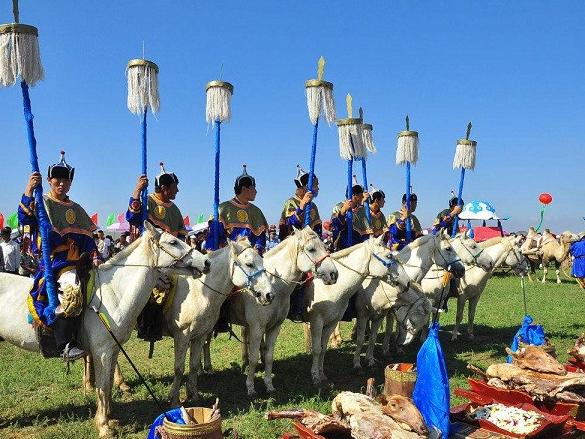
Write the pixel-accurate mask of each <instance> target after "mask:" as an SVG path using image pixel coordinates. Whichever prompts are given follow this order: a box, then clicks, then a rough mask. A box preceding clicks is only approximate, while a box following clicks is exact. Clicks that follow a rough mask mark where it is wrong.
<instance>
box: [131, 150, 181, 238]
mask: <svg viewBox="0 0 585 439" xmlns="http://www.w3.org/2000/svg"><path fill="white" fill-rule="evenodd" d="M178 185H179V179H178V178H177V176H176V175H175V174H174V173H173V172H167V171H166V170H165V166H164V163H162V162H161V164H160V174H158V175H157V177H156V178H155V180H154V193H152V194H149V195H148V201H147V206H146V218H147V220H148V221H150V222H151V223H152V224H153V225H154V226H155V227H158V228H159V229H162V230H164V231H165V232H167V233H170V234H171V235H173V236H177V237H179V238H181V239H182V240H184V239H185V237H186V236H187V229H185V223H184V222H183V216H182V214H181V211H180V210H179V208H178V207H177V205H176V204H175V203H173V200H174V199H175V197H176V196H177V193H178V192H179V187H178ZM147 187H148V178H147V177H146V175H141V176H140V177H138V181H137V182H136V187H135V188H134V192H133V193H132V196H131V197H130V203H129V205H128V210H127V211H126V221H128V222H129V223H130V224H131V225H132V226H134V227H135V228H137V229H141V228H142V226H143V225H142V221H143V212H142V209H143V208H144V206H142V201H141V199H140V194H141V193H142V190H143V189H145V188H147Z"/></svg>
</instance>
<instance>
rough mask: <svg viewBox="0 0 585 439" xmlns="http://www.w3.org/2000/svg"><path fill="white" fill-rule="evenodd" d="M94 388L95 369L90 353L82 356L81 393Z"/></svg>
mask: <svg viewBox="0 0 585 439" xmlns="http://www.w3.org/2000/svg"><path fill="white" fill-rule="evenodd" d="M94 390H95V369H94V367H93V359H92V358H91V355H86V356H85V357H83V394H84V395H86V394H87V393H88V392H93V391H94Z"/></svg>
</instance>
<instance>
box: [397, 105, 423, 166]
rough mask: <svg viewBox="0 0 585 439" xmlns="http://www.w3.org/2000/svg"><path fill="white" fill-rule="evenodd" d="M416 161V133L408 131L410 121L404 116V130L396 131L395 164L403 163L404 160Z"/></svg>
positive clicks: (414, 162) (413, 162) (412, 162)
mask: <svg viewBox="0 0 585 439" xmlns="http://www.w3.org/2000/svg"><path fill="white" fill-rule="evenodd" d="M417 161H418V133H417V132H416V131H410V123H409V119H408V116H406V130H405V131H401V132H400V133H398V144H397V145H396V164H397V165H403V164H405V163H406V162H409V163H411V164H413V165H414V164H416V162H417Z"/></svg>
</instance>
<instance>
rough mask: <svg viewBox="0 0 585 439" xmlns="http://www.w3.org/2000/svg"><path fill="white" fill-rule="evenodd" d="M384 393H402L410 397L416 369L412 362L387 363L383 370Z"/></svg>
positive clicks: (387, 394)
mask: <svg viewBox="0 0 585 439" xmlns="http://www.w3.org/2000/svg"><path fill="white" fill-rule="evenodd" d="M384 378H385V382H384V394H385V395H386V396H390V395H402V396H406V397H407V398H412V392H413V390H414V384H415V383H416V371H415V370H414V364H412V363H395V364H389V365H388V366H386V369H385V370H384Z"/></svg>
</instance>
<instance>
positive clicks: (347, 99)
mask: <svg viewBox="0 0 585 439" xmlns="http://www.w3.org/2000/svg"><path fill="white" fill-rule="evenodd" d="M352 100H353V98H352V97H351V95H350V94H349V93H348V94H347V96H346V97H345V105H346V107H347V118H348V119H351V118H352Z"/></svg>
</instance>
